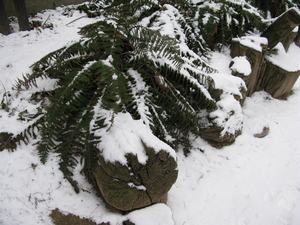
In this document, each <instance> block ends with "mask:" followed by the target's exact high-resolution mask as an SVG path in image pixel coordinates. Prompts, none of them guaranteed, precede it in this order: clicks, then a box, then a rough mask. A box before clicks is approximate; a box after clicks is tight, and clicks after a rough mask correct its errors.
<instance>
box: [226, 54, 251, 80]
mask: <svg viewBox="0 0 300 225" xmlns="http://www.w3.org/2000/svg"><path fill="white" fill-rule="evenodd" d="M232 62H233V64H232V66H231V67H230V68H231V69H232V70H233V71H236V72H238V73H240V74H243V75H244V76H249V75H250V73H251V72H252V69H251V65H250V62H249V61H248V59H247V57H246V56H237V57H234V58H233V59H232Z"/></svg>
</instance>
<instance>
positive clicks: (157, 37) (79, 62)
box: [16, 16, 216, 191]
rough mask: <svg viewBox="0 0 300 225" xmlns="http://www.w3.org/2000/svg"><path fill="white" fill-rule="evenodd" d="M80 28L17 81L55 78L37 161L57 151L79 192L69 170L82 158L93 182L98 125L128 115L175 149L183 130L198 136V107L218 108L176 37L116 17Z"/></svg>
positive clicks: (24, 86) (206, 79) (103, 126)
mask: <svg viewBox="0 0 300 225" xmlns="http://www.w3.org/2000/svg"><path fill="white" fill-rule="evenodd" d="M80 34H81V35H82V39H81V40H79V41H78V42H76V43H72V44H70V45H68V46H65V47H63V48H61V49H58V50H56V51H54V52H52V53H49V54H48V55H46V56H45V57H43V58H42V59H40V60H39V61H38V62H36V63H35V64H34V65H33V66H32V71H33V72H32V74H29V75H27V76H24V77H23V79H22V80H21V79H20V80H18V81H17V84H16V88H17V89H18V90H19V91H22V90H24V89H28V88H30V87H31V86H36V85H37V83H36V79H37V78H48V79H57V80H58V87H57V88H56V89H54V90H53V91H52V93H51V96H47V98H49V101H50V104H48V105H47V106H46V107H45V109H44V114H43V115H42V118H41V119H40V120H39V122H40V123H39V126H38V129H39V133H40V135H41V141H40V144H39V146H38V153H39V156H40V159H41V162H42V163H45V162H46V160H47V156H48V155H49V153H50V152H56V153H58V155H59V157H60V159H61V162H60V169H61V170H62V171H63V173H64V176H65V178H66V179H68V180H69V182H70V183H71V184H72V185H73V186H74V188H75V190H76V191H79V189H78V187H77V183H76V181H75V180H73V178H72V176H73V174H72V168H74V167H75V166H76V165H77V163H78V162H79V161H81V162H83V163H84V167H83V171H84V172H85V174H86V176H87V178H88V179H89V180H90V181H91V182H92V181H93V178H92V176H91V171H92V169H93V165H96V163H97V154H98V151H99V150H98V149H97V144H98V143H99V140H100V138H101V137H99V135H97V133H99V132H97V131H99V130H101V129H109V127H110V126H112V125H113V120H114V115H116V114H118V113H121V112H128V113H130V114H131V115H132V117H133V118H134V119H141V120H143V122H144V123H145V124H146V125H148V127H149V129H151V130H152V132H153V134H155V135H156V136H157V137H158V138H160V139H161V140H163V141H165V142H166V143H168V144H170V145H171V146H173V147H174V148H177V145H178V144H183V143H180V136H184V135H182V134H185V133H187V132H192V133H194V134H196V135H198V134H199V129H200V126H201V124H200V119H201V118H200V117H199V112H201V110H213V109H215V108H216V103H215V101H214V100H213V99H212V98H211V97H210V95H209V94H208V92H207V89H208V88H209V87H213V81H212V80H211V79H210V78H209V77H207V76H205V75H204V74H199V73H197V71H199V70H196V69H195V68H194V69H193V66H195V64H197V63H196V62H189V63H187V60H186V59H185V58H186V57H187V56H186V55H185V54H183V55H182V54H181V52H180V49H179V45H178V42H177V41H176V39H173V38H171V37H168V36H165V35H161V34H160V33H159V32H157V31H154V30H152V29H149V28H147V27H144V26H141V25H139V24H136V23H127V22H124V23H121V22H120V20H119V19H118V18H116V19H114V16H111V18H110V20H108V21H103V20H101V21H98V22H96V23H94V24H90V25H87V26H85V27H83V28H82V29H81V30H80ZM182 56H184V57H182ZM198 66H199V65H198ZM188 67H189V68H188ZM141 84H142V85H143V88H141V87H140V85H141ZM107 121H109V122H107ZM184 142H185V144H186V145H189V143H188V141H187V140H184Z"/></svg>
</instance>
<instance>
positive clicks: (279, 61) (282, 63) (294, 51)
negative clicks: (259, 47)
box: [266, 42, 300, 72]
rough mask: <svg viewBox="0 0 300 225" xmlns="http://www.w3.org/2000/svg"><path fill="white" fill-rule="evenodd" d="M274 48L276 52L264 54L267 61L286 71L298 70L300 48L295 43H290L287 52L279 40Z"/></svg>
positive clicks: (299, 68) (299, 66)
mask: <svg viewBox="0 0 300 225" xmlns="http://www.w3.org/2000/svg"><path fill="white" fill-rule="evenodd" d="M275 49H276V50H277V53H276V54H270V55H267V56H266V59H267V60H268V61H270V62H271V63H272V64H274V65H277V66H278V67H280V68H282V69H283V70H285V71H287V72H296V71H300V63H299V55H300V48H299V47H298V46H297V45H296V44H295V43H292V44H291V45H290V47H289V50H288V52H286V51H285V49H284V47H283V45H282V43H281V42H279V43H278V44H277V45H276V46H275Z"/></svg>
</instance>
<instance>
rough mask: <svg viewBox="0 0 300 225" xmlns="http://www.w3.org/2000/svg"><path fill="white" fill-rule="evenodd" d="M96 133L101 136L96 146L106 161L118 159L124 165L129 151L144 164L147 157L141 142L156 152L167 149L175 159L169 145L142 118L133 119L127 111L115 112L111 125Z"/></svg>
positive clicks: (174, 154)
mask: <svg viewBox="0 0 300 225" xmlns="http://www.w3.org/2000/svg"><path fill="white" fill-rule="evenodd" d="M96 135H97V136H99V137H101V142H100V143H99V145H98V148H99V149H100V151H102V155H103V157H104V159H105V160H106V161H108V162H116V161H118V162H120V163H122V164H123V165H126V163H127V159H126V157H125V155H126V154H129V153H131V154H134V155H136V156H137V158H138V160H139V162H140V163H141V164H146V162H147V159H148V157H147V155H146V152H145V150H144V146H143V142H144V143H145V144H146V145H147V146H148V147H151V148H153V149H154V150H155V151H156V152H159V151H160V150H165V151H167V152H168V153H169V154H170V156H172V157H174V158H175V159H176V153H175V151H174V150H173V149H172V148H171V147H170V146H169V145H167V144H166V143H165V142H163V141H161V140H159V139H158V138H157V137H156V136H154V134H152V132H151V130H150V128H149V127H147V126H146V125H145V124H144V123H143V121H142V120H134V119H133V118H132V117H131V115H130V114H129V113H118V114H115V115H114V117H113V123H112V125H111V126H110V127H109V128H108V129H101V130H99V131H97V132H96Z"/></svg>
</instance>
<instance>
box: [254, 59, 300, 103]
mask: <svg viewBox="0 0 300 225" xmlns="http://www.w3.org/2000/svg"><path fill="white" fill-rule="evenodd" d="M299 75H300V71H296V72H288V71H285V70H284V69H282V68H280V67H278V66H277V65H274V64H272V63H271V62H269V61H266V65H265V70H264V74H263V76H262V77H261V81H260V83H261V86H262V87H263V89H264V90H265V91H266V92H268V93H269V94H271V95H272V97H274V98H277V99H286V98H287V97H288V96H289V95H290V94H291V90H292V88H293V86H294V84H295V83H296V81H297V79H298V77H299Z"/></svg>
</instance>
